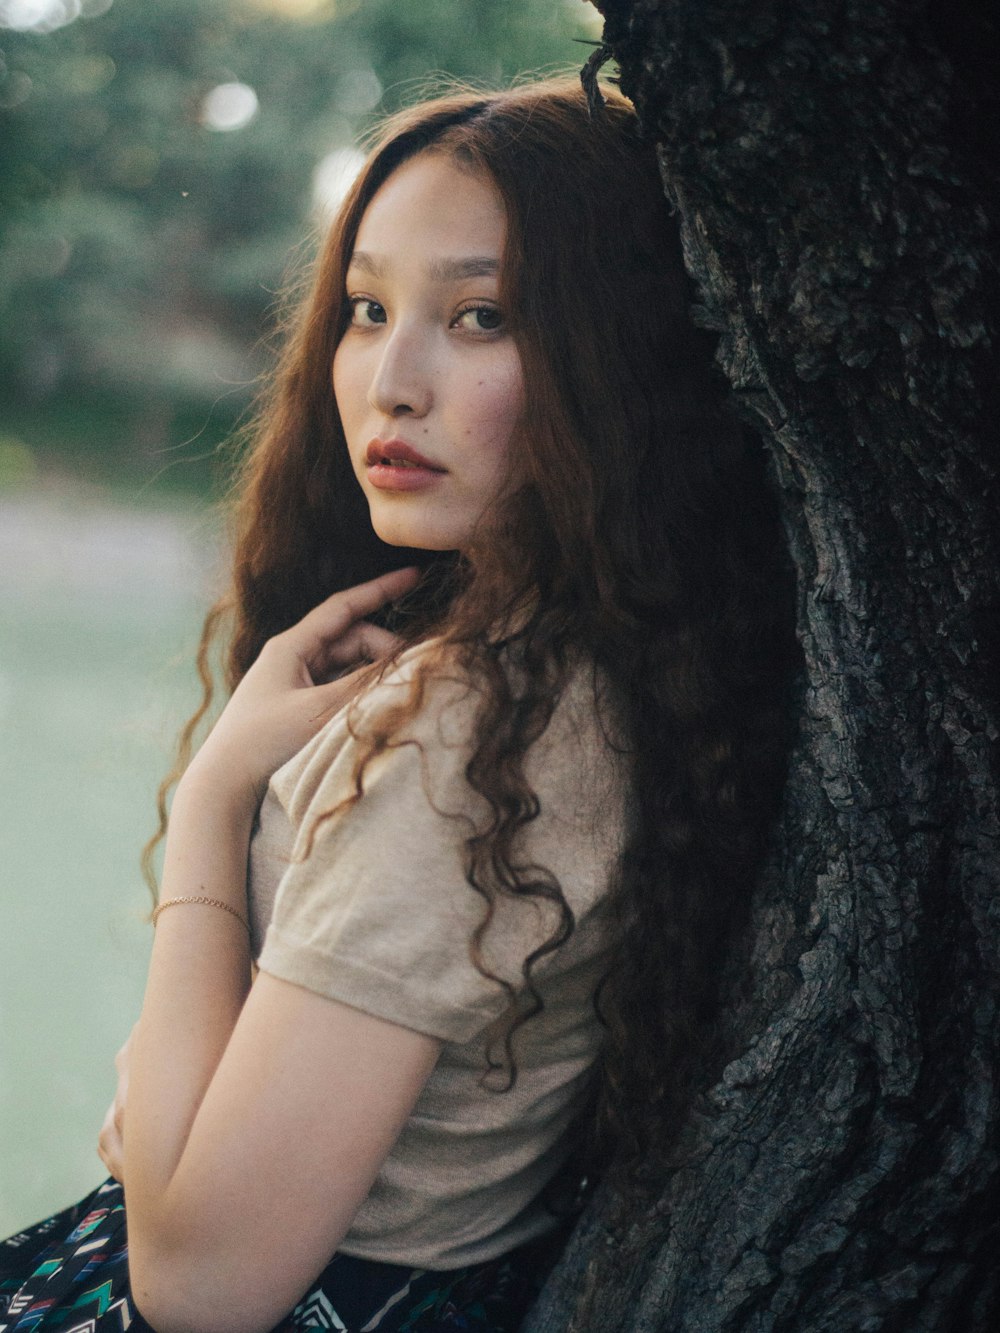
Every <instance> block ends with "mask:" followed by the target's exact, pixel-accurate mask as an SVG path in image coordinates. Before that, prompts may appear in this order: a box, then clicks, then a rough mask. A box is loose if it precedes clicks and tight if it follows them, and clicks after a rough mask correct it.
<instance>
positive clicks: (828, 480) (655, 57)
mask: <svg viewBox="0 0 1000 1333" xmlns="http://www.w3.org/2000/svg"><path fill="white" fill-rule="evenodd" d="M599 8H600V9H601V10H602V12H603V14H604V16H605V19H606V29H605V41H606V43H607V46H608V47H609V48H610V51H611V52H612V53H613V55H614V57H615V59H616V61H617V62H618V64H619V66H620V70H621V83H622V87H623V89H624V91H625V92H626V93H627V94H628V95H629V96H630V97H631V98H632V99H633V101H634V102H635V103H636V106H637V107H638V109H639V111H640V114H641V117H642V119H643V123H644V125H645V127H646V129H647V131H648V133H649V134H650V135H651V136H653V137H654V138H655V140H656V142H657V144H658V145H659V150H660V154H661V161H662V166H663V175H664V181H665V185H666V190H667V194H668V197H669V198H670V199H671V200H672V201H673V202H674V203H675V205H676V207H677V210H678V211H679V216H680V223H681V228H682V233H683V239H684V244H685V253H686V258H687V262H688V266H689V269H690V271H691V273H692V275H693V277H694V278H695V279H696V281H697V283H698V286H699V290H700V300H701V301H702V302H703V311H702V315H701V317H702V318H703V319H705V320H707V321H709V322H710V324H711V325H712V326H714V327H716V328H718V329H719V330H720V331H721V343H720V354H719V355H720V361H721V364H722V366H723V368H724V370H725V371H726V373H727V375H728V376H729V378H730V380H731V382H732V384H733V386H734V390H735V393H736V395H737V397H738V399H739V401H740V403H741V404H742V408H743V411H744V412H746V413H747V414H749V416H750V417H751V419H752V420H753V421H754V422H755V423H756V426H757V428H758V429H759V430H760V431H761V432H762V433H763V435H764V437H765V440H766V443H767V448H768V452H769V457H770V460H771V469H772V478H773V482H774V484H775V486H776V488H777V491H778V494H779V499H780V505H781V510H782V515H783V521H784V525H785V530H786V533H787V538H788V542H789V546H790V550H791V554H792V557H793V559H794V562H795V565H796V568H797V573H798V609H797V614H798V632H799V636H800V640H801V643H802V645H803V649H804V653H805V659H806V673H807V680H806V686H805V692H804V696H803V707H802V728H801V733H800V738H799V742H798V745H797V748H796V751H795V754H794V756H793V763H792V771H791V777H790V781H789V786H788V790H787V797H786V801H785V806H784V812H783V815H782V820H781V824H780V827H779V829H778V831H777V834H776V839H775V845H774V851H773V855H772V857H771V859H770V862H769V865H768V866H767V868H766V871H765V874H764V876H763V877H762V880H761V883H760V884H759V886H758V888H757V891H756V895H755V903H754V915H753V928H752V932H751V936H750V940H749V944H748V956H747V958H746V960H745V961H746V966H747V967H749V968H750V969H751V975H752V978H753V980H752V986H751V993H750V998H749V999H747V998H745V997H744V998H743V999H741V1000H737V999H735V998H733V999H732V1000H731V1001H730V1003H729V1005H728V1008H727V1020H728V1022H729V1024H730V1027H731V1032H732V1036H733V1040H734V1049H735V1050H736V1051H737V1052H738V1054H737V1055H736V1056H735V1058H733V1060H732V1061H731V1063H730V1064H729V1065H728V1066H727V1068H726V1069H725V1071H724V1074H723V1076H722V1077H721V1079H720V1081H719V1082H718V1083H717V1085H716V1086H715V1087H713V1088H712V1089H710V1090H708V1091H707V1093H706V1095H705V1096H704V1097H703V1098H702V1099H701V1100H700V1101H699V1103H698V1106H697V1109H696V1112H695V1113H694V1114H693V1115H692V1118H691V1122H690V1123H689V1125H688V1126H687V1128H686V1131H685V1146H686V1148H687V1149H688V1151H689V1153H690V1157H688V1158H687V1159H686V1164H685V1165H683V1166H681V1167H679V1168H678V1169H676V1170H675V1171H674V1173H673V1174H672V1175H671V1176H670V1177H669V1178H668V1179H665V1180H664V1181H663V1183H662V1198H661V1201H660V1208H659V1209H658V1210H655V1211H653V1212H650V1211H648V1210H647V1211H645V1212H641V1213H640V1212H638V1210H635V1212H634V1215H633V1216H632V1218H631V1223H630V1229H629V1233H628V1240H629V1242H630V1249H629V1250H628V1251H627V1252H626V1253H627V1254H628V1256H629V1257H628V1259H627V1262H625V1263H624V1264H623V1262H622V1254H623V1251H622V1250H621V1247H620V1246H619V1244H618V1243H617V1242H616V1241H615V1239H614V1238H613V1237H612V1236H611V1234H610V1233H609V1231H608V1229H607V1226H606V1217H607V1202H608V1201H607V1199H606V1198H603V1197H601V1196H598V1198H597V1200H596V1201H595V1203H594V1204H593V1205H592V1206H591V1208H590V1209H589V1211H588V1213H587V1214H586V1215H585V1217H584V1218H583V1220H582V1222H581V1224H580V1226H579V1227H578V1228H577V1231H576V1233H575V1236H574V1238H573V1241H572V1242H571V1245H570V1248H569V1250H568V1252H567V1254H566V1255H565V1257H564V1259H563V1261H562V1263H561V1265H560V1267H559V1268H558V1269H557V1270H556V1272H555V1274H554V1275H553V1278H552V1280H551V1281H550V1283H549V1286H548V1288H547V1289H546V1292H545V1293H544V1294H543V1297H542V1300H541V1302H540V1304H539V1305H538V1307H537V1308H536V1310H535V1311H534V1313H533V1314H532V1316H531V1317H530V1318H529V1320H528V1322H527V1324H526V1325H525V1333H568V1331H569V1330H575V1329H584V1330H585V1333H596V1331H597V1330H600V1333H624V1331H625V1330H628V1333H640V1331H641V1333H653V1331H654V1330H656V1331H657V1333H660V1331H662V1333H666V1331H667V1330H669V1331H670V1333H674V1331H676V1330H684V1331H685V1333H686V1331H688V1330H697V1331H698V1333H707V1331H709V1330H728V1331H729V1333H733V1331H734V1330H740V1331H741V1333H744V1331H746V1333H749V1331H750V1330H754V1333H757V1331H762V1330H794V1333H806V1331H807V1330H808V1333H819V1330H824V1331H829V1333H853V1331H854V1330H900V1331H901V1333H902V1331H905V1333H918V1331H924V1330H934V1331H935V1333H942V1331H944V1330H947V1331H948V1333H952V1331H953V1330H954V1331H955V1333H959V1331H960V1333H970V1331H971V1333H980V1331H982V1333H985V1330H994V1329H998V1328H1000V1193H998V1189H997V1186H998V1123H1000V1115H998V1087H997V1069H998V1059H997V1057H998V1045H1000V1036H998V1034H1000V1025H998V1022H997V1018H998V1015H997V1010H998V1002H1000V962H998V953H1000V895H998V893H997V889H998V881H1000V870H998V864H1000V837H998V834H1000V827H998V809H997V792H998V784H1000V772H998V769H1000V761H998V748H997V737H998V734H1000V698H998V694H1000V690H998V685H1000V661H998V659H1000V552H998V544H1000V522H998V520H1000V505H998V449H997V444H996V438H997V429H998V428H997V421H998V418H1000V412H998V407H1000V401H998V394H997V360H996V346H997V342H996V334H997V324H998V322H1000V281H998V272H997V248H998V247H997V240H996V237H997V224H998V222H1000V210H998V206H997V174H996V173H997V171H998V166H1000V146H998V136H997V130H996V126H997V112H998V105H997V93H996V88H995V86H994V85H995V82H996V80H997V69H996V65H995V62H994V63H991V62H990V61H989V60H988V59H987V58H986V55H985V53H986V52H987V51H992V53H993V54H994V56H995V52H996V49H997V47H996V39H997V24H998V18H997V10H996V6H995V4H985V3H984V4H981V5H977V4H976V3H975V2H974V0H968V2H966V0H956V2H955V3H953V4H952V5H951V6H950V7H949V9H948V10H947V13H944V12H943V11H942V10H940V9H939V8H936V7H935V5H934V4H922V3H919V2H918V0H910V2H909V3H904V2H903V0H898V2H897V3H889V2H887V0H752V2H748V0H605V2H604V3H600V4H599ZM991 149H993V150H996V154H995V155H991V152H990V151H989V150H991ZM732 994H733V996H735V995H736V994H737V991H736V990H735V988H734V990H733V992H732ZM588 1291H589V1292H590V1293H591V1295H592V1298H593V1304H592V1306H591V1308H590V1313H589V1314H588V1315H586V1316H585V1317H582V1318H581V1316H580V1314H579V1311H580V1308H581V1305H582V1302H583V1298H584V1295H585V1294H586V1293H587V1292H588Z"/></svg>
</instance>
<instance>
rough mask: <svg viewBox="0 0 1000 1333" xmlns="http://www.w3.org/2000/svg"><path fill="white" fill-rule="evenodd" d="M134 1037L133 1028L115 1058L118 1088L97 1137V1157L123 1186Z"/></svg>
mask: <svg viewBox="0 0 1000 1333" xmlns="http://www.w3.org/2000/svg"><path fill="white" fill-rule="evenodd" d="M134 1035H135V1028H134V1027H133V1029H132V1031H131V1032H130V1033H129V1034H128V1038H127V1040H126V1042H125V1045H124V1046H123V1047H122V1048H121V1050H120V1051H119V1052H118V1054H117V1055H116V1056H115V1068H116V1069H117V1070H118V1087H117V1088H116V1089H115V1099H114V1101H113V1102H112V1103H111V1105H110V1106H109V1107H108V1113H107V1115H106V1116H105V1117H104V1124H103V1125H102V1126H101V1132H100V1134H98V1136H97V1155H98V1157H99V1158H100V1159H101V1161H102V1162H103V1163H104V1165H105V1166H106V1167H107V1169H108V1174H109V1175H112V1176H114V1178H115V1180H117V1181H118V1183H119V1185H124V1184H125V1100H126V1098H127V1097H128V1066H129V1056H130V1054H131V1050H132V1038H133V1036H134Z"/></svg>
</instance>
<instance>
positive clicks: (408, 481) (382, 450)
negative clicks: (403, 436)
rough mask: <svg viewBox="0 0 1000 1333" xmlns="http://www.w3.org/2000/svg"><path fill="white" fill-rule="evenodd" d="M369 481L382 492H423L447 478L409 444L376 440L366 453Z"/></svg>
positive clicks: (403, 441)
mask: <svg viewBox="0 0 1000 1333" xmlns="http://www.w3.org/2000/svg"><path fill="white" fill-rule="evenodd" d="M365 464H366V466H367V475H368V480H369V481H370V482H371V484H372V485H373V486H375V487H376V488H377V489H378V490H380V491H420V490H423V489H424V488H425V487H427V486H433V485H434V484H435V483H436V482H437V480H438V478H439V477H443V476H444V475H445V471H446V469H445V468H441V467H437V466H436V465H435V464H434V463H432V462H431V461H430V459H429V458H425V457H424V456H423V454H421V453H418V452H417V450H416V449H414V448H413V446H412V445H409V444H407V443H406V441H405V440H378V439H376V440H372V441H371V443H370V444H369V445H368V448H367V449H366V450H365Z"/></svg>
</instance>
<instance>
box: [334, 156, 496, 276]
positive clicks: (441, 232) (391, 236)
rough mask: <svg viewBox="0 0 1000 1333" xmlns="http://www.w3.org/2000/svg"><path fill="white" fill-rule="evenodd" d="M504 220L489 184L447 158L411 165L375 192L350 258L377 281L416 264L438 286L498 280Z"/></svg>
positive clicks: (424, 159) (420, 158)
mask: <svg viewBox="0 0 1000 1333" xmlns="http://www.w3.org/2000/svg"><path fill="white" fill-rule="evenodd" d="M506 230H507V227H506V214H505V211H504V205H503V200H502V198H501V196H500V193H499V191H498V190H497V188H496V186H495V185H494V183H493V181H492V180H491V179H490V177H489V176H487V175H486V174H485V172H482V171H475V170H472V169H470V168H469V167H468V166H466V165H464V164H461V165H460V164H459V163H458V162H456V160H455V159H454V158H453V157H450V156H447V155H445V154H444V153H434V152H424V153H420V154H418V155H417V156H416V157H412V158H409V159H408V160H407V161H406V162H404V163H403V164H402V165H401V166H399V167H397V168H396V170H395V171H394V172H393V173H392V175H391V176H389V178H388V180H386V181H385V182H384V183H383V184H382V185H381V186H380V187H379V189H378V190H377V191H376V192H375V195H374V196H373V198H372V200H371V202H370V203H369V204H368V207H367V208H366V209H365V211H364V213H363V215H362V218H361V223H360V225H359V227H358V232H357V236H356V238H355V243H354V251H353V254H352V257H351V265H352V267H360V268H362V269H364V270H366V271H367V272H368V273H369V274H371V275H372V276H375V277H381V276H389V274H390V271H391V269H392V267H393V265H394V264H398V263H400V262H404V261H405V262H407V263H420V264H421V265H422V267H424V268H426V269H427V270H428V272H429V273H430V274H431V276H433V277H434V278H435V279H437V280H440V281H456V280H461V279H463V278H467V277H482V276H489V275H492V274H496V273H497V272H498V269H499V263H500V259H501V256H502V254H503V246H504V239H505V236H506Z"/></svg>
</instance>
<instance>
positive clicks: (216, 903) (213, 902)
mask: <svg viewBox="0 0 1000 1333" xmlns="http://www.w3.org/2000/svg"><path fill="white" fill-rule="evenodd" d="M178 903H200V904H201V905H202V906H203V907H221V908H222V910H223V911H224V912H228V913H229V915H230V916H234V917H235V918H236V920H237V921H238V922H239V923H240V925H241V926H242V927H243V929H244V930H245V931H246V932H247V934H248V935H249V934H250V926H249V923H248V922H247V920H246V918H245V917H243V916H241V915H240V913H239V912H237V910H236V908H235V907H230V905H229V903H224V902H223V901H222V899H221V898H203V897H199V896H197V895H194V896H190V897H188V896H184V897H181V898H167V899H166V900H165V901H164V902H162V903H159V904H158V905H157V907H156V908H155V909H154V911H153V915H152V917H151V920H152V923H153V925H154V926H155V925H156V918H157V917H158V916H159V915H160V913H161V912H163V911H166V909H167V908H168V907H176V906H177V904H178Z"/></svg>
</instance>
